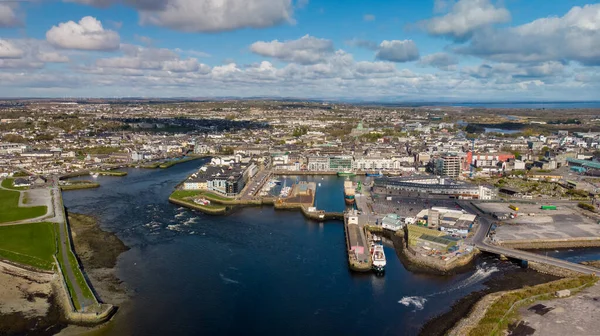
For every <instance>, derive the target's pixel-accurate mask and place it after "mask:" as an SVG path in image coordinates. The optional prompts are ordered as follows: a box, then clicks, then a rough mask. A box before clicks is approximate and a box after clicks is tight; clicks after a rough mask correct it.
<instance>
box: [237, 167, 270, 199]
mask: <svg viewBox="0 0 600 336" xmlns="http://www.w3.org/2000/svg"><path fill="white" fill-rule="evenodd" d="M270 175H271V170H270V169H263V170H261V171H259V172H258V173H256V175H255V176H254V177H253V178H252V179H250V183H248V185H246V187H244V191H243V192H242V194H241V196H240V198H241V199H242V200H250V199H252V198H254V197H255V196H256V195H257V194H259V193H260V192H261V188H262V186H263V185H264V184H265V182H266V181H267V180H268V177H269V176H270ZM252 188H254V191H252Z"/></svg>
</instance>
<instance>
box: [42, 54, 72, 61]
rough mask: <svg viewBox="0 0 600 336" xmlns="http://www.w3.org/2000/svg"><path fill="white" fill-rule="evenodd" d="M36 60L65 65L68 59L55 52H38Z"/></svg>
mask: <svg viewBox="0 0 600 336" xmlns="http://www.w3.org/2000/svg"><path fill="white" fill-rule="evenodd" d="M37 58H38V59H39V60H40V61H42V62H44V63H67V62H69V57H67V56H65V55H61V54H59V53H57V52H40V53H39V54H38V56H37Z"/></svg>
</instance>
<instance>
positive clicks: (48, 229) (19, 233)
mask: <svg viewBox="0 0 600 336" xmlns="http://www.w3.org/2000/svg"><path fill="white" fill-rule="evenodd" d="M54 228H55V224H54V223H32V224H22V225H11V226H0V257H1V258H3V259H6V260H10V261H13V262H16V263H19V264H24V265H29V266H33V267H37V268H41V269H44V270H51V269H52V266H53V265H54V259H53V257H52V256H53V255H54V252H55V251H56V239H55V231H54Z"/></svg>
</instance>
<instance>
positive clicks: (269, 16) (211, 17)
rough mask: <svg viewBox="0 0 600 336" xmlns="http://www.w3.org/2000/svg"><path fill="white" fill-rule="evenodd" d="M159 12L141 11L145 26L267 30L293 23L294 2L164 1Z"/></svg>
mask: <svg viewBox="0 0 600 336" xmlns="http://www.w3.org/2000/svg"><path fill="white" fill-rule="evenodd" d="M165 1H166V5H165V6H164V7H163V8H159V9H150V10H149V9H140V12H139V13H140V22H141V23H142V24H147V25H154V26H159V27H167V28H171V29H175V30H181V31H187V32H218V31H228V30H235V29H240V28H265V27H270V26H274V25H278V24H281V23H284V22H293V19H292V16H293V5H292V2H291V0H165Z"/></svg>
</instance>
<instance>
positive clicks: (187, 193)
mask: <svg viewBox="0 0 600 336" xmlns="http://www.w3.org/2000/svg"><path fill="white" fill-rule="evenodd" d="M194 197H203V198H205V199H207V200H209V201H211V202H216V203H220V202H235V201H234V200H233V199H231V198H227V197H223V196H219V195H216V194H213V193H209V192H206V191H201V190H175V191H174V192H173V193H172V194H171V196H170V197H169V199H172V200H175V201H179V202H183V203H185V204H186V205H188V206H190V207H192V208H195V209H198V210H200V211H206V212H207V213H223V212H225V211H227V207H226V206H225V205H223V204H214V203H211V204H207V205H202V204H197V203H194V202H193V201H192V200H191V198H194Z"/></svg>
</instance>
